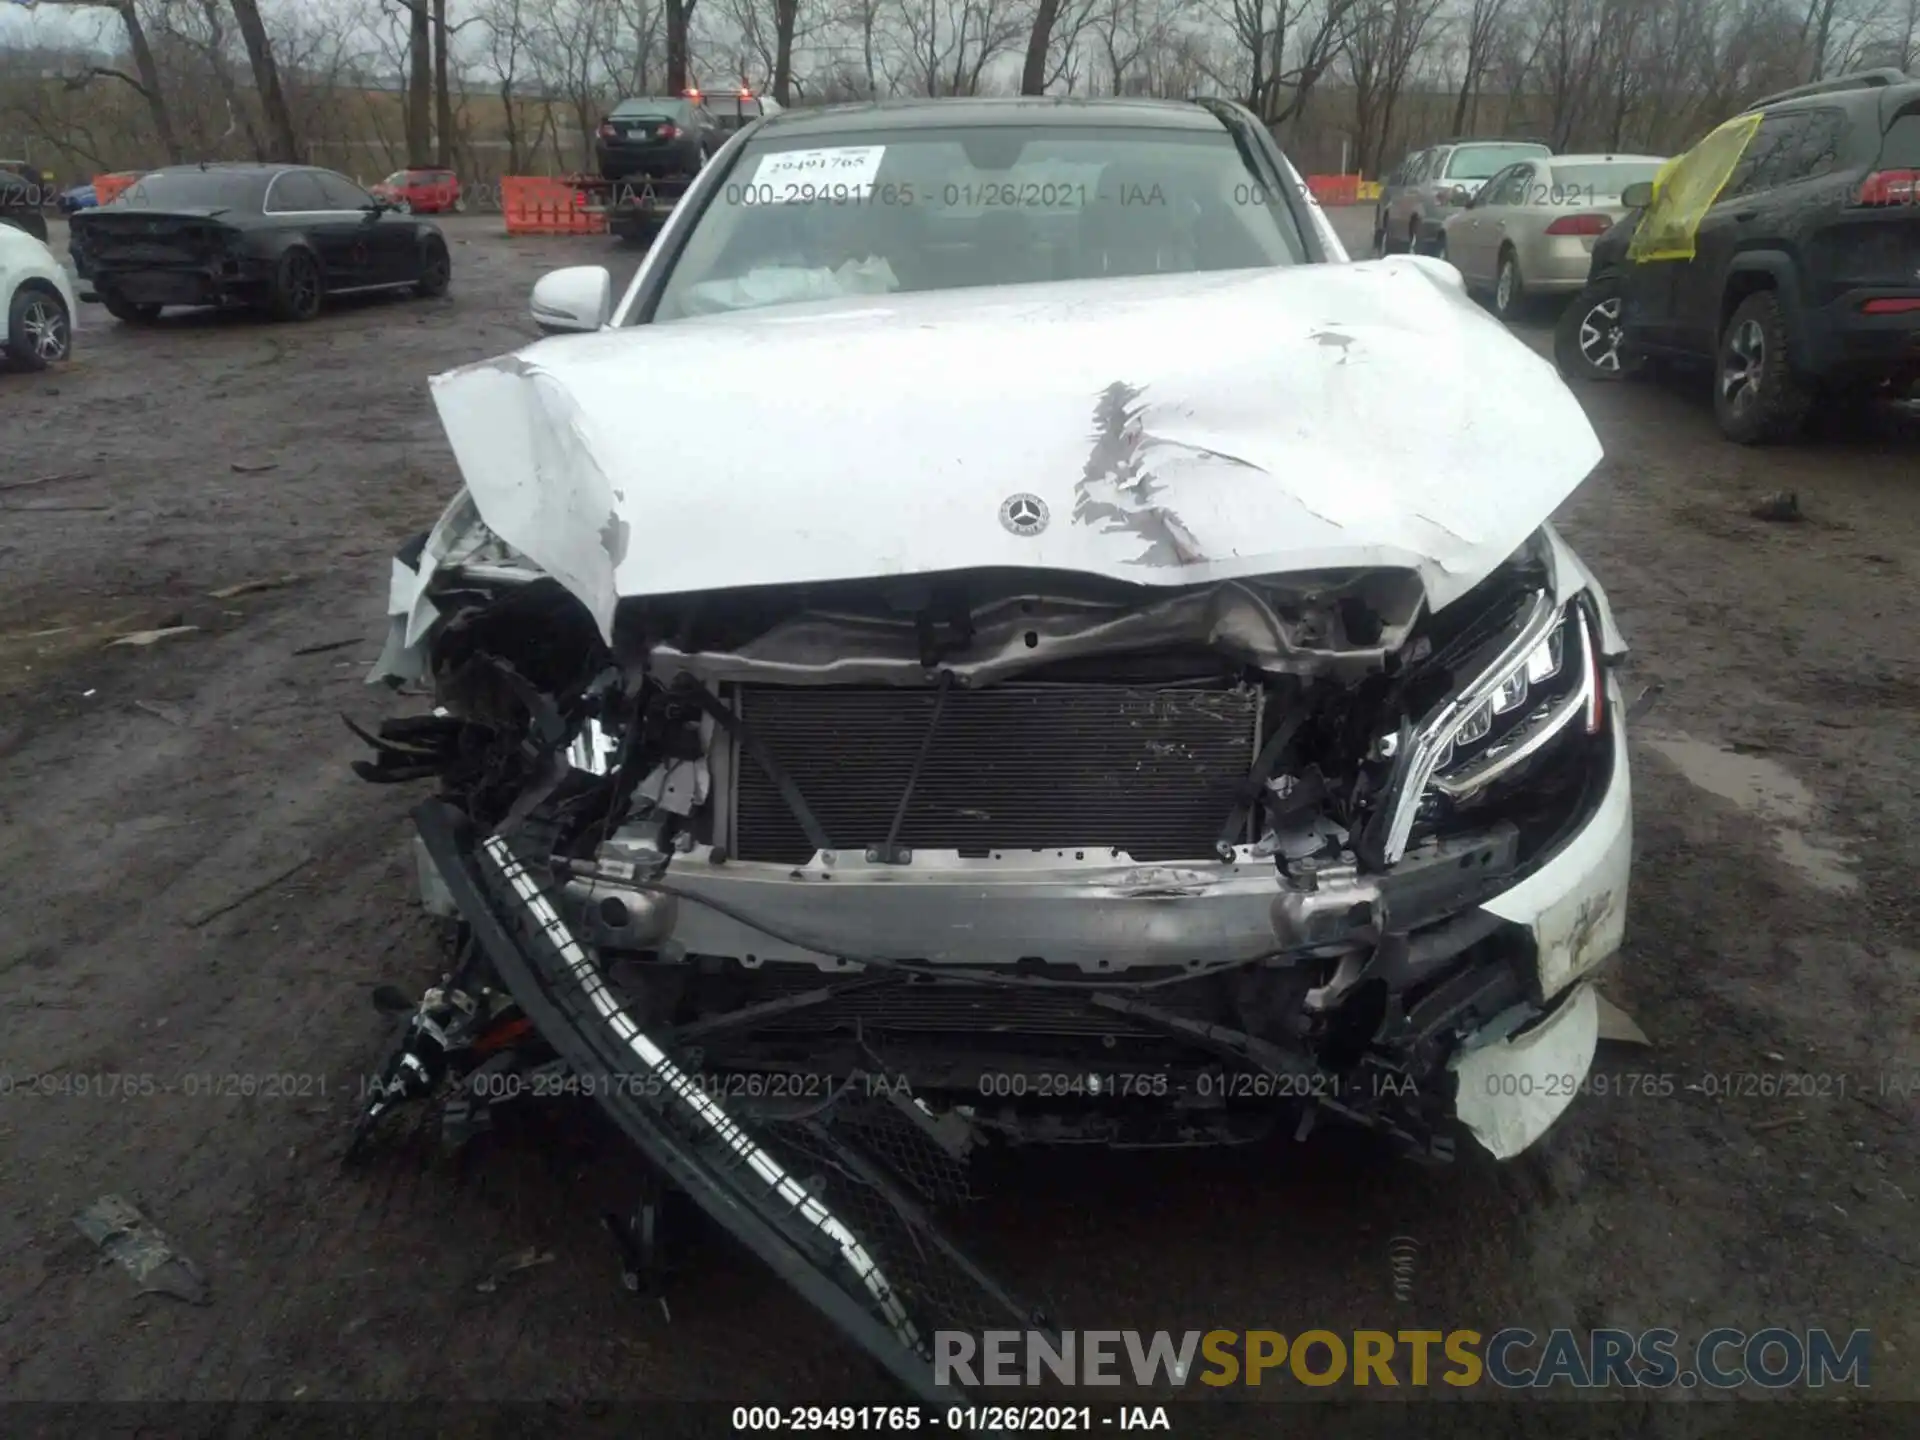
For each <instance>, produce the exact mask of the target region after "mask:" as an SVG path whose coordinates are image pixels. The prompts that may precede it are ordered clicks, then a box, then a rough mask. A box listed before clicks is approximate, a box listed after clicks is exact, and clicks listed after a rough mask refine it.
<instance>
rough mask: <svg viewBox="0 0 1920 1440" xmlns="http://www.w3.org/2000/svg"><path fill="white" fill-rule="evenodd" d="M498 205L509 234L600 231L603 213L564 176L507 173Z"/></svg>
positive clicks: (604, 220)
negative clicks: (556, 178)
mask: <svg viewBox="0 0 1920 1440" xmlns="http://www.w3.org/2000/svg"><path fill="white" fill-rule="evenodd" d="M500 209H501V213H502V214H503V215H505V217H506V221H507V234H509V235H604V234H606V233H607V217H606V215H605V214H603V213H600V212H598V211H595V210H591V209H589V208H588V205H587V196H586V194H585V193H584V192H583V191H581V190H579V189H577V188H575V187H574V186H572V185H569V184H567V183H566V182H565V181H564V180H549V179H548V178H546V177H545V176H543V175H538V176H536V175H508V176H505V177H503V178H502V179H501V181H500Z"/></svg>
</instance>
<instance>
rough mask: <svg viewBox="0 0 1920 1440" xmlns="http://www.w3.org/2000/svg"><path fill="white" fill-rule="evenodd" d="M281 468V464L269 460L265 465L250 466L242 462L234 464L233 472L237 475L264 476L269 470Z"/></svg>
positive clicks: (237, 461)
mask: <svg viewBox="0 0 1920 1440" xmlns="http://www.w3.org/2000/svg"><path fill="white" fill-rule="evenodd" d="M279 468H280V462H279V461H277V460H269V461H267V462H266V463H265V464H264V465H249V464H247V463H246V462H244V461H241V460H236V461H234V462H233V471H234V473H235V474H236V475H264V474H266V473H267V471H269V470H278V469H279Z"/></svg>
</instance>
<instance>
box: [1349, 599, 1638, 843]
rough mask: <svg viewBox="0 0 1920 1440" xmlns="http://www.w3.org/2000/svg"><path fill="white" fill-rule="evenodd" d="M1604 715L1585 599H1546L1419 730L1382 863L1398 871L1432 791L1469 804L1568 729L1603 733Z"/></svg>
mask: <svg viewBox="0 0 1920 1440" xmlns="http://www.w3.org/2000/svg"><path fill="white" fill-rule="evenodd" d="M1605 718H1606V687H1605V684H1604V683H1603V681H1602V679H1601V674H1600V647H1599V644H1598V643H1597V640H1596V638H1595V634H1594V621H1593V617H1592V615H1591V614H1590V613H1589V610H1588V606H1587V604H1586V602H1585V601H1584V600H1583V599H1581V598H1579V597H1576V598H1575V599H1573V600H1572V601H1570V602H1569V603H1568V604H1567V605H1566V606H1564V607H1558V606H1556V605H1555V604H1554V601H1553V597H1552V596H1551V595H1549V594H1547V593H1545V592H1542V593H1540V594H1538V595H1536V596H1535V597H1534V601H1533V608H1532V610H1531V611H1530V612H1529V614H1528V616H1527V618H1526V620H1525V622H1524V623H1523V624H1522V625H1521V627H1520V629H1519V632H1518V633H1517V634H1516V635H1515V637H1514V639H1513V640H1512V642H1510V643H1509V644H1508V645H1507V647H1506V648H1505V649H1504V650H1503V651H1502V652H1501V653H1500V655H1499V656H1498V657H1496V658H1495V660H1494V661H1493V663H1492V664H1491V665H1489V666H1488V667H1487V668H1486V669H1485V670H1483V671H1482V672H1481V673H1480V675H1479V676H1478V677H1477V678H1475V679H1474V681H1473V682H1472V683H1471V684H1469V685H1467V686H1466V687H1465V688H1464V689H1462V690H1461V691H1460V693H1459V694H1457V695H1456V696H1454V698H1453V699H1451V700H1450V701H1448V702H1447V703H1446V704H1445V705H1443V706H1441V707H1440V709H1439V710H1438V711H1437V712H1435V714H1434V715H1433V716H1432V717H1431V718H1430V719H1429V720H1428V721H1427V722H1426V723H1425V724H1424V725H1422V726H1421V727H1420V729H1419V730H1418V731H1416V732H1415V734H1414V736H1413V743H1412V745H1411V747H1410V751H1409V755H1408V764H1407V767H1406V770H1405V771H1404V774H1403V779H1402V781H1401V787H1400V789H1399V791H1398V793H1397V794H1396V795H1395V796H1394V799H1393V801H1392V805H1393V811H1392V816H1393V818H1392V821H1391V824H1390V825H1389V827H1388V830H1387V836H1386V845H1385V854H1384V859H1385V861H1386V863H1387V864H1389V865H1391V864H1393V863H1394V862H1395V861H1397V860H1398V859H1399V858H1400V857H1401V855H1403V854H1404V853H1405V852H1406V847H1407V841H1408V839H1409V838H1410V836H1411V835H1412V833H1413V825H1414V821H1415V819H1416V817H1417V816H1418V814H1419V810H1420V804H1421V802H1422V800H1424V799H1426V798H1427V796H1428V795H1429V794H1437V795H1442V796H1445V797H1446V798H1447V799H1448V800H1452V801H1460V800H1464V799H1467V798H1469V797H1470V796H1472V795H1474V794H1475V793H1477V792H1478V791H1480V790H1483V789H1485V788H1486V787H1487V786H1488V785H1491V784H1492V783H1493V782H1494V781H1495V780H1498V779H1499V778H1500V777H1501V776H1503V775H1506V774H1508V773H1509V772H1511V771H1512V770H1513V769H1514V768H1515V767H1516V766H1518V765H1520V764H1522V763H1524V762H1525V761H1526V760H1527V759H1528V758H1529V757H1531V756H1533V755H1534V754H1536V753H1538V752H1539V750H1540V749H1541V748H1542V747H1543V746H1545V745H1546V744H1547V743H1548V742H1549V741H1550V740H1552V739H1553V738H1554V737H1555V736H1557V735H1560V734H1562V733H1563V732H1564V731H1565V730H1566V729H1567V727H1568V726H1570V725H1576V724H1578V725H1580V726H1582V727H1583V728H1584V729H1585V731H1586V732H1587V733H1588V734H1590V735H1591V734H1597V733H1599V730H1600V728H1601V726H1602V725H1603V724H1604V723H1605Z"/></svg>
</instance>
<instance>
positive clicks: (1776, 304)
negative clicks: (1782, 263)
mask: <svg viewBox="0 0 1920 1440" xmlns="http://www.w3.org/2000/svg"><path fill="white" fill-rule="evenodd" d="M1813 395H1814V392H1813V387H1812V386H1811V385H1808V384H1807V383H1806V382H1805V381H1804V380H1802V379H1801V378H1800V377H1799V376H1797V375H1795V374H1794V373H1793V367H1792V365H1791V364H1790V363H1789V360H1788V356H1787V313H1786V308H1785V307H1784V306H1782V305H1781V303H1780V297H1779V295H1778V294H1777V293H1775V292H1774V291H1772V290H1761V291H1758V292H1756V293H1755V294H1752V295H1749V296H1747V298H1746V299H1744V300H1742V301H1741V302H1740V304H1739V305H1738V306H1737V307H1735V309H1734V312H1733V314H1732V315H1731V316H1729V317H1728V319H1727V324H1726V328H1725V329H1723V330H1722V331H1721V332H1720V350H1719V354H1718V356H1717V357H1716V362H1715V365H1714V379H1713V414H1714V418H1715V419H1716V420H1718V421H1719V422H1720V433H1721V434H1722V435H1725V436H1726V437H1727V438H1728V439H1729V440H1732V441H1734V442H1735V443H1736V444H1740V445H1767V444H1774V443H1778V442H1779V441H1782V440H1791V439H1792V438H1793V437H1794V436H1796V435H1798V434H1799V433H1800V430H1801V428H1802V427H1803V426H1804V425H1805V424H1806V420H1807V413H1808V411H1809V410H1811V409H1812V406H1813Z"/></svg>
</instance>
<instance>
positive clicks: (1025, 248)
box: [653, 125, 1307, 320]
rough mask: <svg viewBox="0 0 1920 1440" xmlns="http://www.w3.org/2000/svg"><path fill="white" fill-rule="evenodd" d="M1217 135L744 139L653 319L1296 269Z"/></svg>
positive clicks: (1154, 132) (935, 133) (1261, 199)
mask: <svg viewBox="0 0 1920 1440" xmlns="http://www.w3.org/2000/svg"><path fill="white" fill-rule="evenodd" d="M1306 258H1307V251H1306V247H1305V245H1304V243H1303V242H1302V240H1301V237H1300V233H1299V230H1298V228H1297V227H1296V225H1295V223H1294V220H1293V217H1292V214H1291V212H1290V211H1289V210H1288V209H1287V207H1286V205H1285V203H1284V202H1283V201H1282V200H1280V198H1279V197H1277V196H1274V195H1270V194H1268V193H1267V192H1266V191H1265V190H1263V189H1262V187H1261V185H1260V183H1259V180H1258V178H1257V177H1256V176H1255V175H1254V174H1253V173H1252V172H1251V171H1249V170H1248V169H1247V167H1246V164H1245V163H1244V162H1243V161H1242V160H1241V158H1240V153H1239V151H1238V150H1237V149H1236V148H1235V146H1234V143H1233V140H1232V138H1231V137H1230V136H1229V135H1228V134H1227V132H1226V131H1225V130H1192V131H1188V130H1174V129H1169V128H1159V129H1146V128H1140V129H1135V128H1121V127H1107V126H1101V127H1092V126H1084V125H1072V126H1031V125H1026V126H998V125H996V126H981V127H978V128H944V129H925V130H919V129H915V130H898V129H895V130H886V131H873V132H866V133H847V134H843V135H838V136H833V137H825V136H818V135H812V136H808V137H806V138H805V140H803V141H797V140H794V139H791V138H789V139H786V140H784V141H774V142H770V143H760V144H750V145H749V146H748V147H747V149H746V150H745V151H744V152H742V154H741V156H740V158H739V161H738V162H737V163H736V164H735V165H733V166H732V167H731V168H730V169H729V171H728V173H727V178H726V182H725V183H724V184H723V185H721V186H720V187H719V188H718V191H717V193H716V194H714V196H713V197H712V199H711V200H710V201H709V203H708V205H707V207H706V209H705V210H704V211H702V212H701V213H700V215H699V216H698V217H697V218H696V219H695V220H694V223H693V230H692V233H691V234H690V235H689V236H688V237H687V240H686V244H685V247H684V249H683V250H682V251H681V253H680V255H679V258H678V262H677V263H675V264H673V268H672V270H671V271H670V272H669V274H668V276H667V280H666V284H665V287H664V288H663V290H662V292H661V296H660V301H659V304H658V306H657V307H656V309H655V313H654V317H653V318H654V319H655V320H674V319H680V318H682V317H685V316H690V315H703V314H711V313H714V312H717V311H723V310H744V309H755V308H759V307H762V306H768V305H784V304H793V303H796V302H799V301H804V300H825V299H831V298H835V297H837V296H842V295H855V294H888V293H893V292H897V291H914V290H947V289H956V288H963V287H969V286H983V285H1012V284H1021V283H1029V282H1035V281H1046V280H1078V279H1089V278H1092V277H1095V276H1120V275H1152V274H1176V273H1185V272H1193V271H1201V270H1235V269H1243V268H1251V267H1256V266H1267V265H1294V264H1300V263H1303V262H1304V261H1305V260H1306Z"/></svg>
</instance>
